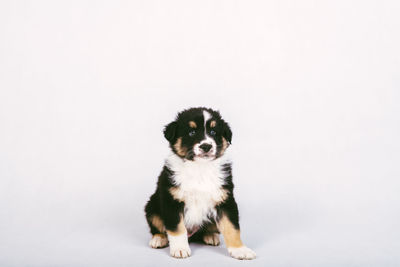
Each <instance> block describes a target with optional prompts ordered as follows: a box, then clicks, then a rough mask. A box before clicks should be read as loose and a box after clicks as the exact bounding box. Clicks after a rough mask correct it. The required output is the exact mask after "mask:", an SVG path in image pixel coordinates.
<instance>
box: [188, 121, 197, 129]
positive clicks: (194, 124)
mask: <svg viewBox="0 0 400 267" xmlns="http://www.w3.org/2000/svg"><path fill="white" fill-rule="evenodd" d="M189 126H190V127H191V128H197V124H196V123H195V122H194V121H189Z"/></svg>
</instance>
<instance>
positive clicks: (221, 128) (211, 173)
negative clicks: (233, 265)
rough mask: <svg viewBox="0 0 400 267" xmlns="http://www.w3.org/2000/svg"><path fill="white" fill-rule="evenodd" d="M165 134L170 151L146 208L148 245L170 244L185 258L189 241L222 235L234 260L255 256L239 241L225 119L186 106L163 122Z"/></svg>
mask: <svg viewBox="0 0 400 267" xmlns="http://www.w3.org/2000/svg"><path fill="white" fill-rule="evenodd" d="M164 136H165V138H166V139H167V140H168V142H169V144H170V148H171V150H172V152H173V153H171V155H170V156H169V157H168V158H167V159H166V161H165V165H164V167H163V170H162V171H161V174H160V176H159V177H158V183H157V188H156V191H155V193H154V194H153V195H152V196H151V197H150V200H149V201H148V202H147V204H146V207H145V213H146V219H147V222H148V224H149V226H150V232H151V234H152V235H153V237H152V239H151V240H150V246H151V247H153V248H161V247H166V246H167V245H168V243H169V247H170V254H171V256H173V257H175V258H186V257H189V256H190V254H191V250H190V247H189V240H190V241H192V240H193V241H195V240H197V241H199V240H200V241H203V242H204V243H206V244H208V245H213V246H217V245H219V243H220V240H219V234H220V233H222V235H223V237H224V240H225V244H226V246H227V248H228V252H229V254H230V255H231V256H232V257H233V258H236V259H247V260H249V259H254V258H255V257H256V254H255V253H254V251H252V250H251V249H249V248H248V247H246V246H245V245H244V244H243V243H242V241H241V239H240V228H239V213H238V208H237V204H236V202H235V199H234V197H233V183H232V170H231V169H232V168H231V162H230V161H229V159H228V158H227V155H226V154H225V151H226V150H227V148H228V147H229V145H230V143H231V139H232V132H231V129H230V127H229V125H228V123H226V122H225V121H224V120H223V119H222V118H221V115H220V114H219V112H217V111H214V110H212V109H209V108H191V109H187V110H184V111H182V112H180V113H179V114H178V115H177V117H176V119H175V121H173V122H171V123H170V124H168V125H167V126H165V129H164Z"/></svg>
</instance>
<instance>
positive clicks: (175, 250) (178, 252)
mask: <svg viewBox="0 0 400 267" xmlns="http://www.w3.org/2000/svg"><path fill="white" fill-rule="evenodd" d="M169 252H170V254H171V256H172V257H174V258H178V259H184V258H187V257H189V256H190V254H192V251H191V250H190V248H189V245H188V246H182V247H181V246H179V247H172V246H170V250H169Z"/></svg>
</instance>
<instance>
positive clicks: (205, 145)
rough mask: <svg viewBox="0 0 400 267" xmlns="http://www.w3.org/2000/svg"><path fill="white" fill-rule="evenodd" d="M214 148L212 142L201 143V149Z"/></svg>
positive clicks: (208, 149)
mask: <svg viewBox="0 0 400 267" xmlns="http://www.w3.org/2000/svg"><path fill="white" fill-rule="evenodd" d="M211 148H212V145H211V144H207V143H204V144H201V145H200V149H201V150H203V151H204V152H206V153H207V152H208V151H210V149H211Z"/></svg>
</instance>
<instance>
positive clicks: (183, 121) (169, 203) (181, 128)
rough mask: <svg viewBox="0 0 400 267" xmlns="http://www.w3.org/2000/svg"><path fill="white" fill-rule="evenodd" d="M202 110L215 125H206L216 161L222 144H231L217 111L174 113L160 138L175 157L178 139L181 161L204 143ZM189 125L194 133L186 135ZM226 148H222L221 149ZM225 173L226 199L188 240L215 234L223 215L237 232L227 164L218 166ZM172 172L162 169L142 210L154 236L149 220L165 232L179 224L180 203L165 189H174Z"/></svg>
mask: <svg viewBox="0 0 400 267" xmlns="http://www.w3.org/2000/svg"><path fill="white" fill-rule="evenodd" d="M204 110H206V111H208V112H209V113H210V114H211V116H212V117H211V118H212V120H215V121H216V126H215V127H214V128H212V129H211V128H210V129H209V127H210V125H209V124H210V121H211V120H210V121H208V122H207V125H206V128H207V135H209V136H211V130H213V131H214V132H215V134H214V135H212V138H213V139H214V140H215V142H216V144H217V153H216V157H220V156H221V155H222V154H223V152H224V151H223V149H224V140H223V139H225V140H226V141H225V146H226V145H227V144H228V145H229V144H230V143H231V141H232V131H231V129H230V127H229V125H228V123H227V122H225V121H224V120H223V119H222V118H221V115H220V114H219V112H218V111H214V110H212V109H208V108H191V109H188V110H184V111H182V112H180V113H178V115H177V117H176V119H175V120H174V121H173V122H171V123H169V124H168V125H166V126H165V128H164V136H165V138H166V139H167V140H168V142H169V144H170V147H171V149H172V151H173V152H174V153H175V154H177V150H176V147H174V145H175V144H176V142H177V140H178V138H181V143H182V147H183V148H184V149H185V151H187V153H186V154H185V155H183V156H182V155H178V154H177V155H178V156H180V157H181V158H183V159H184V160H193V159H194V154H193V146H194V145H195V144H196V143H199V142H200V141H201V140H203V139H204V121H203V111H204ZM189 121H194V122H195V123H196V124H197V128H196V133H195V134H193V135H190V134H189V133H190V131H192V130H193V128H190V127H189ZM225 148H226V147H225ZM222 167H223V169H224V171H225V172H226V174H227V175H226V178H225V184H224V185H223V188H224V189H226V190H227V192H228V197H227V198H226V199H225V201H223V202H222V203H220V204H219V205H218V206H216V207H215V209H216V211H217V216H216V218H210V219H211V220H210V222H206V223H205V224H204V225H203V226H202V227H201V229H200V230H198V231H197V233H196V234H195V235H193V236H192V237H191V240H192V241H193V240H201V237H202V235H203V234H205V233H207V232H210V231H211V232H218V230H216V229H217V228H216V227H215V225H216V221H218V220H219V219H220V218H221V216H222V215H223V214H225V215H226V216H227V217H228V219H229V220H230V221H231V222H232V224H233V225H234V226H235V228H237V229H239V213H238V207H237V204H236V202H235V199H234V195H233V188H234V186H233V183H232V168H231V165H230V164H225V165H223V166H222ZM173 175H174V173H173V171H171V170H170V169H169V168H168V167H167V166H164V167H163V170H162V172H161V174H160V175H159V177H158V183H157V188H156V191H155V193H154V194H153V195H152V196H151V197H150V200H149V201H148V202H147V204H146V206H145V213H146V218H147V222H148V224H149V227H150V232H151V233H152V234H153V235H154V234H158V233H160V231H159V229H157V228H156V227H155V226H154V225H152V222H151V217H152V216H153V215H157V216H158V217H159V218H160V219H161V220H162V222H163V223H164V226H165V229H166V230H169V231H175V230H176V228H177V225H178V223H179V220H180V216H181V215H183V211H184V205H185V204H184V203H183V202H179V201H177V200H175V199H174V198H173V196H172V195H171V193H170V192H169V189H170V188H171V187H172V186H174V184H173Z"/></svg>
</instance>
